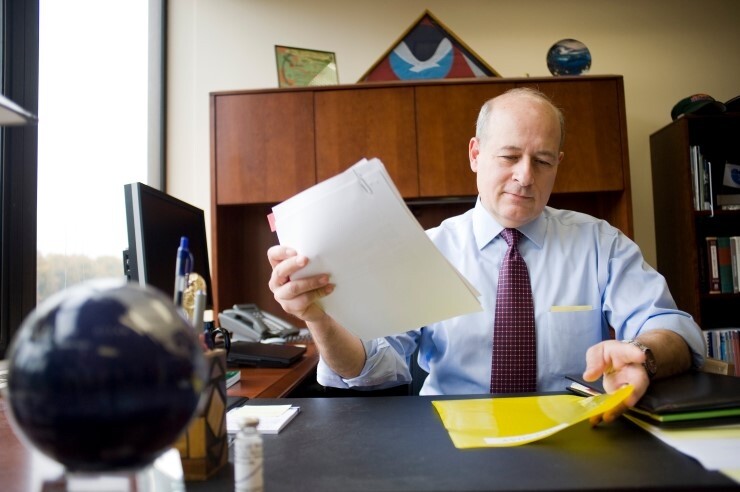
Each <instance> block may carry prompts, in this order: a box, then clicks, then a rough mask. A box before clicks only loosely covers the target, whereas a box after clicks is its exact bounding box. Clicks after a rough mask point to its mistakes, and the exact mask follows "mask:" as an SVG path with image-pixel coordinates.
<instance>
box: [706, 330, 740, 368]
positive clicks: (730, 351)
mask: <svg viewBox="0 0 740 492" xmlns="http://www.w3.org/2000/svg"><path fill="white" fill-rule="evenodd" d="M703 334H704V342H705V345H706V347H707V352H706V356H707V357H711V358H712V359H717V360H720V361H724V362H727V363H728V364H732V365H734V366H735V367H734V369H735V371H734V372H735V376H740V328H713V329H708V330H704V331H703Z"/></svg>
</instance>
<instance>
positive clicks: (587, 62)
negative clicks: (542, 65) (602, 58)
mask: <svg viewBox="0 0 740 492" xmlns="http://www.w3.org/2000/svg"><path fill="white" fill-rule="evenodd" d="M547 69H548V70H549V71H550V73H551V74H553V75H556V76H557V75H583V74H585V73H588V71H589V70H590V69H591V52H590V51H589V50H588V47H586V45H585V44H583V43H582V42H580V41H578V40H577V39H561V40H560V41H558V42H557V43H555V44H553V45H552V46H551V47H550V49H549V50H548V52H547Z"/></svg>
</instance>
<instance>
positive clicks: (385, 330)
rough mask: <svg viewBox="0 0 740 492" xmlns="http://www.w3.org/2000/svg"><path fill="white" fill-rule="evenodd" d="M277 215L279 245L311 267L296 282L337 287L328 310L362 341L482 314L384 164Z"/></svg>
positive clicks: (374, 163)
mask: <svg viewBox="0 0 740 492" xmlns="http://www.w3.org/2000/svg"><path fill="white" fill-rule="evenodd" d="M272 210H273V216H274V225H275V229H276V231H277V235H278V239H279V240H280V244H282V245H285V246H290V247H292V248H294V249H295V250H296V251H298V252H299V253H300V254H302V255H305V256H307V257H308V258H309V260H310V263H309V264H308V265H307V266H306V267H305V268H304V269H302V270H301V271H300V272H298V274H296V275H292V276H291V277H292V278H296V279H297V278H302V277H306V276H310V275H316V274H319V273H328V274H329V275H330V277H331V282H332V283H333V284H334V285H335V286H336V288H335V290H334V292H332V294H331V295H330V296H327V297H325V298H324V299H322V300H321V304H322V307H323V309H324V311H326V312H327V313H328V314H329V315H331V316H332V317H333V318H334V319H335V320H337V321H338V322H339V323H340V324H341V325H343V326H345V327H346V328H347V329H349V330H350V331H352V332H353V333H354V334H355V335H357V336H359V337H360V338H365V339H370V338H377V337H382V336H387V335H393V334H396V333H402V332H405V331H408V330H415V329H417V328H420V327H422V326H425V325H428V324H430V323H434V322H437V321H441V320H444V319H448V318H453V317H455V316H460V315H463V314H468V313H473V312H480V311H482V310H483V308H482V307H481V304H480V302H479V301H478V298H477V297H478V295H479V294H478V292H477V291H476V289H475V288H474V287H473V286H472V285H471V284H470V283H468V281H467V280H466V279H465V278H464V277H463V276H462V275H461V274H460V273H459V272H458V271H457V270H456V269H455V268H454V267H453V266H452V265H451V264H450V263H449V262H448V261H447V259H446V258H445V257H444V256H443V255H442V254H441V253H440V252H439V250H438V249H437V248H436V247H435V245H434V243H433V242H432V241H431V240H430V239H429V237H428V236H427V235H426V233H425V232H424V229H423V228H422V227H421V225H420V224H419V222H418V221H417V220H416V218H414V216H413V214H412V213H411V211H410V210H409V209H408V207H407V206H406V204H405V202H404V201H403V198H402V197H401V194H400V193H399V192H398V189H396V187H395V185H394V184H393V181H392V180H391V178H390V176H389V175H388V173H387V172H386V169H385V167H384V166H383V164H382V163H381V162H380V161H379V160H378V159H372V160H369V161H368V160H366V159H363V160H362V161H360V162H358V163H357V164H355V165H354V166H352V167H350V168H349V169H348V170H347V171H345V172H343V173H341V174H339V175H337V176H334V177H333V178H330V179H328V180H326V181H323V182H321V183H319V184H317V185H315V186H313V187H311V188H309V189H307V190H305V191H303V192H301V193H299V194H298V195H295V196H294V197H292V198H290V199H288V200H286V201H284V202H283V203H280V204H278V205H276V206H275V207H273V209H272ZM360 299H361V300H362V302H358V300H360Z"/></svg>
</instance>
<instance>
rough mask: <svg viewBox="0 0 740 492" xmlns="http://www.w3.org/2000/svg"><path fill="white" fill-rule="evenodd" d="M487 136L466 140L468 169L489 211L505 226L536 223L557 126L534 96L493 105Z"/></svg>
mask: <svg viewBox="0 0 740 492" xmlns="http://www.w3.org/2000/svg"><path fill="white" fill-rule="evenodd" d="M494 104H495V106H494V108H493V109H492V110H491V113H490V115H489V121H488V127H487V130H486V135H485V136H483V137H482V138H480V139H478V138H473V139H471V140H470V146H469V149H468V150H469V156H470V167H471V169H472V170H473V172H475V173H477V175H478V176H477V181H478V193H480V197H481V202H482V203H483V206H484V207H485V208H486V210H488V212H489V213H490V214H491V215H493V217H494V218H495V219H496V221H498V223H499V224H501V225H502V226H504V227H513V228H516V227H520V226H522V225H524V224H526V223H528V222H531V221H532V220H534V219H536V218H537V217H538V216H539V214H540V213H541V212H542V210H543V209H544V208H545V205H547V201H548V200H549V199H550V193H551V192H552V187H553V185H554V184H555V176H556V174H557V169H558V164H559V163H560V160H561V159H562V158H563V153H562V152H560V123H559V121H558V118H557V116H556V115H555V113H554V112H553V110H552V108H550V107H549V106H547V105H546V104H545V103H544V102H542V101H540V100H538V99H535V98H533V97H524V96H515V97H512V96H509V97H506V96H504V97H502V98H500V99H499V100H497V101H496V102H495V103H494Z"/></svg>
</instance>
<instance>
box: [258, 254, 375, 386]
mask: <svg viewBox="0 0 740 492" xmlns="http://www.w3.org/2000/svg"><path fill="white" fill-rule="evenodd" d="M267 259H268V260H270V265H271V266H272V275H271V276H270V281H269V283H268V285H269V286H270V290H271V291H272V293H273V294H274V295H275V300H276V301H277V302H278V303H280V306H282V308H283V310H284V311H285V312H286V313H289V314H292V315H293V316H296V317H298V318H300V319H302V320H303V321H305V322H306V327H307V328H308V329H309V331H310V332H311V337H312V339H313V341H314V343H315V344H316V347H317V348H318V350H319V354H321V358H322V359H323V360H324V362H326V364H327V365H328V366H329V367H331V368H332V369H333V370H334V372H336V373H337V374H339V375H340V376H342V377H344V378H354V377H357V376H358V375H359V374H360V372H361V371H362V368H363V367H364V366H365V347H364V345H363V344H362V340H360V339H359V338H358V337H357V336H355V335H354V334H352V333H351V332H350V331H349V330H347V329H346V328H345V327H343V326H341V325H339V324H338V323H337V322H336V321H335V320H334V319H333V318H332V317H331V316H329V315H328V314H326V312H325V311H324V310H323V309H322V308H321V306H320V305H319V303H318V302H317V301H319V300H320V299H322V298H323V297H326V296H328V295H329V294H331V293H332V292H334V284H332V283H330V282H329V275H327V274H320V275H315V276H312V277H306V278H302V279H298V280H294V279H291V278H290V277H291V275H294V274H295V273H296V272H297V271H299V270H300V269H301V268H303V267H305V266H306V265H308V258H306V257H305V256H302V255H299V254H298V253H297V252H296V251H295V250H294V249H291V248H287V247H285V246H273V247H272V248H270V249H269V250H268V251H267Z"/></svg>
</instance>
